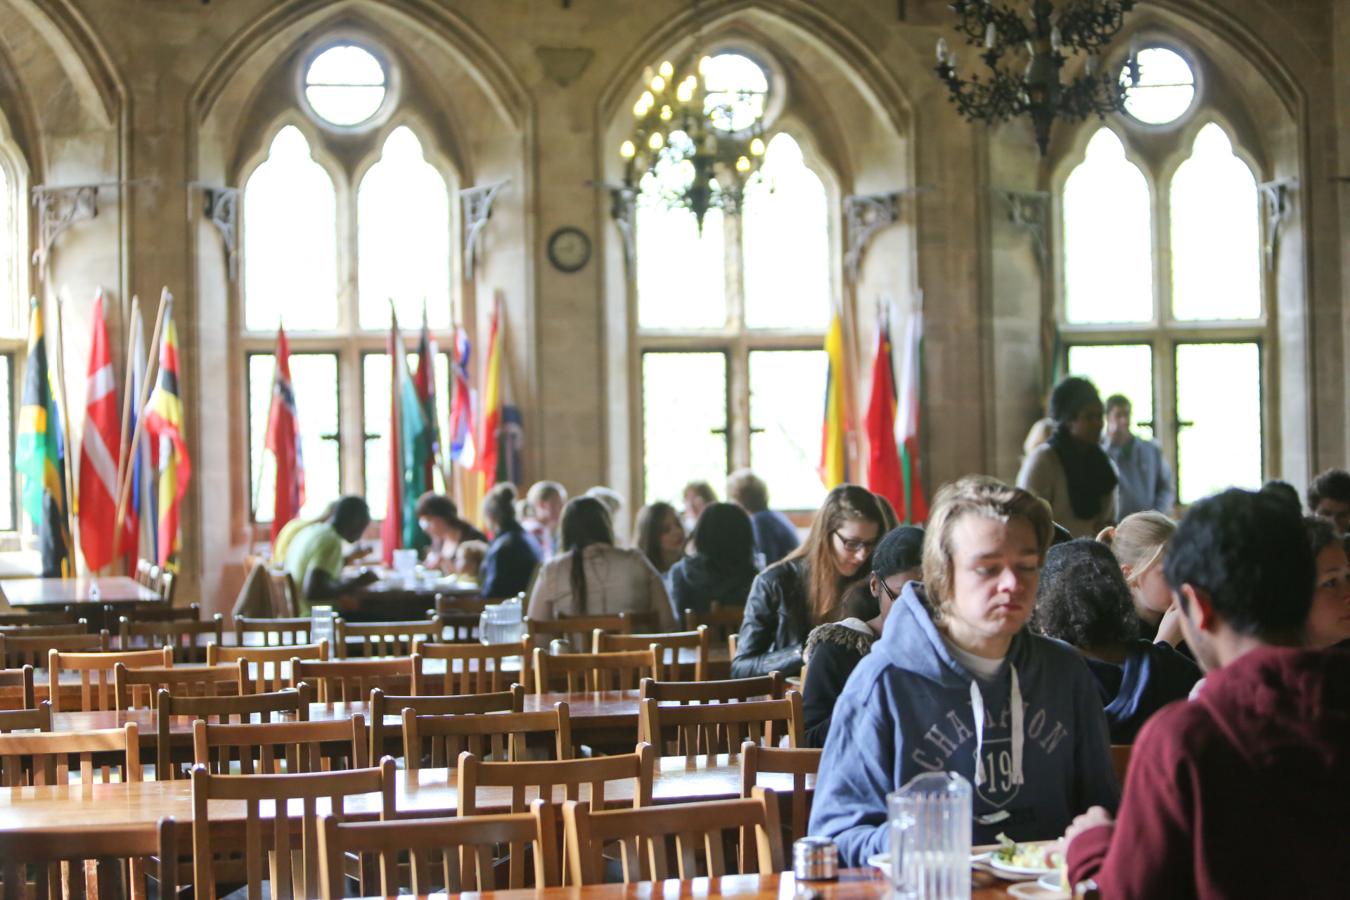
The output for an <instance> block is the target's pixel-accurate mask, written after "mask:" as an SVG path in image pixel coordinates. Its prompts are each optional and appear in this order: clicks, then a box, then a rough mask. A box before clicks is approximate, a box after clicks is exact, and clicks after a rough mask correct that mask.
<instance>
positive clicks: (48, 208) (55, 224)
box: [32, 184, 102, 281]
mask: <svg viewBox="0 0 1350 900" xmlns="http://www.w3.org/2000/svg"><path fill="white" fill-rule="evenodd" d="M101 186H102V185H97V184H73V185H69V186H65V187H44V186H42V185H37V186H35V187H34V188H33V189H32V191H33V205H34V206H36V207H37V210H38V235H39V239H38V247H37V249H36V250H34V251H33V262H34V263H37V266H38V277H39V278H40V279H42V280H43V281H46V280H47V262H48V260H49V259H50V257H51V252H52V246H53V245H54V244H55V243H56V239H57V238H58V237H60V236H61V235H62V234H63V233H65V231H66V229H68V228H70V226H72V225H74V224H75V223H76V222H85V221H88V220H89V219H92V218H94V217H95V216H97V215H98V189H99V188H100V187H101Z"/></svg>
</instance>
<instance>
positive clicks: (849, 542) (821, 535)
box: [731, 484, 885, 678]
mask: <svg viewBox="0 0 1350 900" xmlns="http://www.w3.org/2000/svg"><path fill="white" fill-rule="evenodd" d="M883 526H884V521H883V519H882V515H881V509H880V507H878V506H877V498H876V496H875V495H874V494H873V493H872V492H871V491H869V490H867V489H866V488H862V487H859V486H858V485H856V484H841V485H839V486H838V487H836V488H835V489H834V490H832V491H830V492H829V493H828V494H827V495H825V502H824V503H822V504H821V506H820V511H819V512H817V513H816V518H815V521H813V522H812V523H811V531H810V533H809V534H807V536H806V543H804V544H802V545H801V546H800V547H798V548H797V549H796V550H793V551H792V552H791V553H789V554H788V555H787V556H786V557H784V558H783V560H782V561H781V562H779V563H777V564H775V565H772V566H769V568H767V569H765V570H764V571H763V572H760V573H759V577H758V578H756V579H755V582H754V584H753V585H751V587H750V595H749V596H748V597H746V600H745V618H744V619H743V620H742V622H741V631H740V636H739V638H738V639H737V643H736V656H735V658H734V659H732V661H731V677H732V678H748V677H750V676H752V675H767V674H768V673H769V672H772V671H775V670H777V671H779V672H781V673H783V674H784V675H795V674H797V672H798V671H800V669H801V667H802V645H803V644H805V643H806V636H807V635H809V634H810V633H811V629H812V628H814V627H816V626H817V625H819V624H821V623H822V622H833V621H835V620H836V619H838V618H839V604H840V602H841V601H842V600H843V597H844V592H845V591H846V590H848V588H849V586H850V585H852V584H853V583H854V582H855V581H861V580H862V579H864V578H866V577H867V572H868V569H869V568H870V567H871V562H872V548H873V547H875V546H876V545H877V541H878V540H879V539H880V538H881V535H882V534H883V533H884V532H885V528H884V527H883Z"/></svg>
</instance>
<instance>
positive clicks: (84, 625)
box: [0, 619, 89, 637]
mask: <svg viewBox="0 0 1350 900" xmlns="http://www.w3.org/2000/svg"><path fill="white" fill-rule="evenodd" d="M88 633H89V622H88V620H86V619H81V620H80V621H78V622H76V623H74V624H73V625H0V634H4V635H10V636H12V637H52V636H54V635H66V634H88Z"/></svg>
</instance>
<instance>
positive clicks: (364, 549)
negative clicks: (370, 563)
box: [342, 544, 374, 565]
mask: <svg viewBox="0 0 1350 900" xmlns="http://www.w3.org/2000/svg"><path fill="white" fill-rule="evenodd" d="M373 549H374V548H373V547H371V546H370V545H369V544H354V545H353V546H352V549H350V550H348V551H347V555H346V556H344V557H342V561H343V562H344V563H347V564H349V565H350V564H351V563H354V562H356V561H357V560H358V559H365V558H366V557H367V556H369V555H370V551H371V550H373Z"/></svg>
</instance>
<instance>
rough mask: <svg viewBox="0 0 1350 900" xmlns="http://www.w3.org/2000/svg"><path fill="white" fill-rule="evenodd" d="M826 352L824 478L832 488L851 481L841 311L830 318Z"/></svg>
mask: <svg viewBox="0 0 1350 900" xmlns="http://www.w3.org/2000/svg"><path fill="white" fill-rule="evenodd" d="M825 353H826V354H827V355H828V357H829V368H828V370H827V372H826V376H825V418H824V422H823V423H822V424H821V429H820V480H821V481H823V482H824V483H825V487H827V488H831V489H832V488H834V487H836V486H838V485H840V484H843V483H844V482H845V481H848V453H847V445H846V443H845V435H846V433H847V431H848V419H847V410H846V405H845V402H844V385H845V383H846V382H845V370H844V329H843V324H842V323H841V322H840V321H839V314H838V313H835V315H834V318H832V319H831V320H830V330H829V331H827V332H826V333H825Z"/></svg>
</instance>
